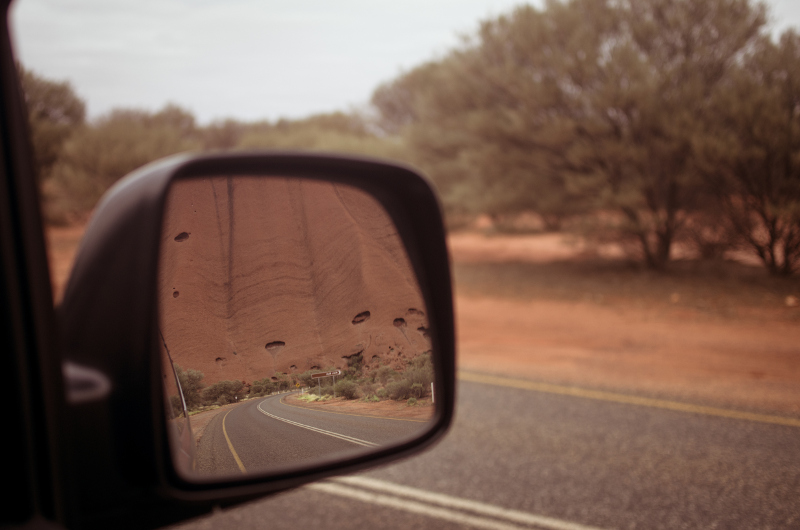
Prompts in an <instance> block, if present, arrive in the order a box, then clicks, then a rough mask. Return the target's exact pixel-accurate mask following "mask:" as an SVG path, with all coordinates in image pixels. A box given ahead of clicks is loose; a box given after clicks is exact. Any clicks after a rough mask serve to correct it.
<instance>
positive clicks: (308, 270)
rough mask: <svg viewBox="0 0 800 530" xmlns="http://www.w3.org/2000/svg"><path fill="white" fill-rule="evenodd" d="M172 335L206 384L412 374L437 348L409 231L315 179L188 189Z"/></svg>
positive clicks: (364, 200)
mask: <svg viewBox="0 0 800 530" xmlns="http://www.w3.org/2000/svg"><path fill="white" fill-rule="evenodd" d="M159 297H160V326H161V331H162V334H163V336H164V340H165V342H166V345H167V347H168V348H169V349H170V352H171V354H172V358H173V360H174V361H175V362H176V363H177V364H179V365H181V366H183V367H184V368H194V369H196V370H200V371H202V372H203V373H204V374H205V383H206V384H212V383H214V382H216V381H219V380H224V379H231V380H234V379H238V380H244V381H248V382H250V381H253V380H256V379H262V378H264V377H268V376H272V375H273V374H274V373H275V372H284V373H293V372H295V373H300V372H304V371H306V370H308V369H325V368H328V367H336V368H344V367H346V366H347V357H349V356H352V355H355V354H358V353H361V354H362V356H363V359H364V363H365V365H366V366H368V367H370V366H371V367H377V366H378V365H379V363H383V364H388V365H391V366H393V367H394V368H396V369H397V368H401V367H402V366H403V365H405V361H406V360H408V359H410V358H413V357H415V356H416V355H418V354H419V353H421V352H424V351H427V350H429V349H430V342H429V339H428V337H427V327H428V323H427V319H426V318H425V315H424V311H425V307H424V305H423V300H422V296H421V295H420V292H419V288H418V286H417V282H416V278H415V275H414V273H413V272H412V269H411V265H410V262H409V260H408V257H407V256H406V253H405V251H404V249H403V245H402V243H401V241H400V238H399V236H398V234H397V231H396V229H395V227H394V225H393V223H392V222H391V220H390V218H389V216H388V215H387V214H386V212H385V211H384V209H383V208H382V207H381V206H380V204H379V203H378V202H377V201H375V200H374V199H373V198H372V197H370V196H369V195H367V194H365V193H364V192H362V191H360V190H358V189H355V188H352V187H349V186H343V185H338V184H331V183H326V182H315V181H312V180H298V179H284V178H259V177H215V178H206V179H197V180H187V181H183V182H179V183H177V184H176V185H175V186H174V188H173V190H172V191H171V192H170V196H169V201H168V206H167V210H166V212H165V221H164V230H163V235H162V240H161V260H160V293H159Z"/></svg>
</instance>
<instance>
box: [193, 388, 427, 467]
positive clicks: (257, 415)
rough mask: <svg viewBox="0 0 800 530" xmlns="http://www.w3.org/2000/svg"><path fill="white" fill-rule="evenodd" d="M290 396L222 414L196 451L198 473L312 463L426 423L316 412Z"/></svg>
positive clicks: (248, 403) (393, 439)
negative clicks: (291, 400) (293, 402)
mask: <svg viewBox="0 0 800 530" xmlns="http://www.w3.org/2000/svg"><path fill="white" fill-rule="evenodd" d="M287 395H288V394H282V395H276V396H270V397H266V398H259V399H253V400H249V401H246V402H244V403H242V404H240V405H238V406H236V407H235V408H232V409H230V410H228V411H224V412H220V413H219V414H217V415H216V416H215V417H214V419H212V420H211V422H210V423H209V425H208V426H207V427H206V429H205V431H204V433H203V437H202V438H201V439H200V444H199V446H198V450H197V464H196V465H197V471H198V472H199V473H202V474H211V475H237V474H241V473H243V472H254V471H258V470H264V469H266V468H274V467H276V466H284V465H289V464H297V463H300V462H303V463H309V462H313V461H315V460H320V459H323V458H326V457H333V456H336V457H338V456H339V455H347V454H355V453H360V452H363V451H365V450H368V449H370V448H373V447H378V446H381V445H385V444H391V443H397V442H399V441H400V440H402V439H404V438H408V437H410V436H413V435H414V433H415V432H417V431H418V430H420V429H422V428H424V426H425V422H423V421H417V420H405V419H382V418H376V417H368V416H358V415H349V414H339V413H331V412H323V411H319V410H311V409H306V408H301V407H297V406H292V405H288V404H285V403H284V398H285V397H286V396H287Z"/></svg>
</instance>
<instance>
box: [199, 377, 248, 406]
mask: <svg viewBox="0 0 800 530" xmlns="http://www.w3.org/2000/svg"><path fill="white" fill-rule="evenodd" d="M244 395H245V388H244V385H243V384H242V382H241V381H218V382H216V383H214V384H213V385H211V386H209V387H206V388H205V389H204V390H203V401H204V402H205V403H214V402H218V403H220V404H221V405H226V404H228V403H234V402H236V401H239V400H240V399H242V398H243V397H244Z"/></svg>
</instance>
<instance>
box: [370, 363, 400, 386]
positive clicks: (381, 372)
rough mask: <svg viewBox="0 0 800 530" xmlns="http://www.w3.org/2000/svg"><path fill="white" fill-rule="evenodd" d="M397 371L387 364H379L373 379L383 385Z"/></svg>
mask: <svg viewBox="0 0 800 530" xmlns="http://www.w3.org/2000/svg"><path fill="white" fill-rule="evenodd" d="M396 374H397V372H395V371H394V370H392V368H391V367H389V366H381V367H380V368H378V369H377V370H376V371H375V380H376V381H378V382H379V383H380V384H382V385H385V384H386V383H387V382H388V381H389V379H391V378H392V377H393V376H395V375H396Z"/></svg>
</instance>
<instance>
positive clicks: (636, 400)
mask: <svg viewBox="0 0 800 530" xmlns="http://www.w3.org/2000/svg"><path fill="white" fill-rule="evenodd" d="M458 379H459V380H460V381H471V382H474V383H484V384H487V385H495V386H505V387H510V388H520V389H523V390H533V391H535V392H546V393H548V394H560V395H563V396H575V397H582V398H588V399H596V400H599V401H612V402H615V403H625V404H626V405H639V406H642V407H652V408H657V409H667V410H674V411H678V412H691V413H694V414H705V415H706V416H719V417H722V418H732V419H736V420H748V421H757V422H760V423H772V424H774V425H787V426H789V427H800V420H798V419H795V418H785V417H783V416H772V415H770V414H758V413H756V412H744V411H740V410H730V409H722V408H717V407H707V406H705V405H693V404H691V403H681V402H679V401H669V400H666V399H655V398H647V397H639V396H630V395H627V394H617V393H616V392H606V391H603V390H589V389H587V388H579V387H574V386H564V385H554V384H552V383H536V382H534V381H526V380H524V379H513V378H510V377H500V376H496V375H488V374H476V373H473V372H462V371H459V372H458Z"/></svg>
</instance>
